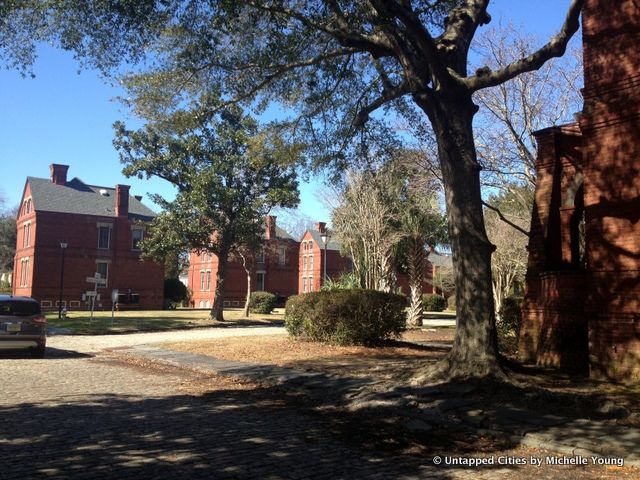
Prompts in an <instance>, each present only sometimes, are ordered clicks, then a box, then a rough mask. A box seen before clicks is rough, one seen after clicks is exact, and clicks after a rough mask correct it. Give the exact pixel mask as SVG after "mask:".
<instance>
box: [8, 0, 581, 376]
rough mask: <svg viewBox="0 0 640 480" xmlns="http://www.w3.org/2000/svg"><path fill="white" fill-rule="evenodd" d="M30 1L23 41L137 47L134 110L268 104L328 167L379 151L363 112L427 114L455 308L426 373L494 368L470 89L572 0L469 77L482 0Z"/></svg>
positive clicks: (502, 78)
mask: <svg viewBox="0 0 640 480" xmlns="http://www.w3.org/2000/svg"><path fill="white" fill-rule="evenodd" d="M33 3H34V4H35V5H37V6H36V7H35V10H34V11H36V13H42V8H45V9H49V10H48V12H47V13H48V14H47V15H41V17H38V18H40V19H41V23H42V28H40V29H39V28H38V23H37V22H35V21H32V22H25V23H26V24H27V25H28V27H29V28H30V29H31V31H32V34H31V37H30V38H37V36H38V35H39V32H42V36H48V37H49V38H51V37H52V36H53V38H57V39H59V40H60V42H59V43H60V44H61V45H62V46H63V47H65V48H68V49H74V50H75V51H77V52H78V53H79V55H81V56H88V57H89V58H92V59H94V60H95V59H97V60H98V62H97V63H98V64H101V65H102V66H104V67H110V66H113V65H114V64H116V63H118V62H119V61H120V60H121V58H122V56H123V55H126V54H128V55H129V57H130V58H133V59H134V60H139V59H140V58H141V57H142V56H144V54H145V53H147V52H149V51H151V52H152V55H151V56H150V57H149V58H148V61H147V62H143V63H139V64H138V65H139V66H140V68H143V69H146V71H145V72H144V73H143V77H142V78H143V80H144V81H143V82H140V78H141V77H138V76H132V77H129V78H128V81H127V82H126V83H127V85H128V87H129V92H130V94H131V95H132V96H134V97H135V98H136V105H137V107H138V108H139V110H140V111H143V112H144V113H145V115H152V114H154V112H158V111H161V110H162V109H163V108H165V107H166V106H167V105H170V104H171V103H173V102H180V101H184V99H185V97H183V96H182V95H183V93H184V92H186V93H187V94H190V92H193V91H203V90H208V91H212V92H215V93H216V94H218V95H220V96H221V97H222V98H224V99H225V100H226V101H227V102H230V103H234V102H235V103H243V104H245V105H247V106H251V107H252V108H256V109H260V108H265V107H266V106H268V105H269V104H270V103H271V102H273V101H277V102H278V103H279V104H280V105H283V106H285V107H287V111H288V112H290V113H291V117H290V119H289V120H290V121H289V122H288V123H287V124H286V126H287V127H289V129H290V130H289V131H290V132H291V133H292V134H295V135H298V136H305V137H306V138H307V139H308V140H310V142H309V146H310V147H312V148H314V149H315V151H316V153H317V155H316V160H317V161H319V162H321V161H327V160H332V161H333V164H334V165H337V166H338V167H339V166H341V165H344V164H345V163H347V162H348V161H349V154H350V153H357V154H359V155H362V154H363V153H367V152H368V153H372V154H375V155H383V154H384V152H383V150H381V149H380V148H376V149H371V147H370V143H371V141H372V140H373V139H374V138H375V135H374V134H375V133H377V132H380V131H383V128H384V126H385V120H387V119H389V118H393V116H391V115H386V116H385V115H384V114H380V113H374V112H376V111H377V110H378V109H383V112H389V111H390V110H391V109H394V110H395V111H396V112H397V114H398V115H405V116H408V117H411V118H413V119H414V121H415V122H421V121H425V120H428V123H430V125H431V127H432V129H433V132H434V134H435V138H436V140H437V150H438V156H439V162H440V170H441V172H442V178H443V182H444V188H445V197H446V205H447V212H448V217H449V228H450V240H451V246H452V251H453V259H454V265H455V277H456V285H457V288H456V296H457V298H456V303H457V312H458V328H457V331H456V338H455V342H454V345H453V348H452V350H451V351H450V353H449V354H448V355H447V357H446V359H445V360H444V361H443V362H442V363H440V365H439V367H438V372H430V373H431V374H434V373H440V374H443V375H446V376H461V375H487V374H500V373H501V369H500V365H499V362H498V361H497V348H496V334H495V319H494V307H493V299H492V293H491V292H492V286H491V253H492V251H493V249H494V247H493V245H492V244H491V243H490V241H489V240H488V238H487V234H486V231H485V227H484V220H483V212H482V199H481V195H480V168H481V167H480V164H479V162H478V158H477V154H476V147H475V143H474V135H473V128H472V122H473V118H474V115H475V114H476V112H477V110H478V107H477V106H476V105H475V104H474V102H473V100H472V96H473V94H474V93H475V92H477V91H479V90H481V89H485V88H488V87H492V86H496V85H499V84H502V83H504V82H507V81H509V80H511V79H513V78H515V77H517V76H518V75H520V74H523V73H526V72H530V71H534V70H537V69H538V68H540V67H541V66H542V65H544V63H545V62H546V61H547V60H549V59H550V58H552V57H558V56H561V55H562V54H563V53H564V52H565V49H566V45H567V42H568V41H569V39H570V38H571V37H572V35H573V34H574V33H575V32H576V31H577V30H578V28H579V15H580V10H581V7H582V4H583V0H572V1H571V4H570V6H569V9H568V13H567V15H566V18H565V20H564V22H563V23H562V25H561V27H560V29H559V31H558V33H557V34H556V35H554V36H553V37H552V38H551V39H550V40H549V41H548V42H547V43H546V44H544V45H543V46H541V47H540V48H539V49H537V50H535V51H533V52H530V53H528V54H526V55H523V56H522V57H521V58H519V59H517V60H515V61H513V62H511V63H509V64H507V65H505V66H503V67H500V68H498V69H495V70H494V69H491V68H489V67H487V68H480V69H478V70H476V71H474V72H470V71H469V49H470V46H471V43H472V41H473V38H474V36H475V35H476V32H477V30H478V28H479V27H481V26H482V25H484V24H487V23H488V22H489V21H490V15H489V11H488V9H489V6H490V0H423V1H417V0H416V1H412V0H308V1H302V0H244V1H235V0H229V1H224V0H222V1H209V2H207V1H202V0H198V1H196V0H182V1H179V0H156V1H153V0H139V1H135V0H120V1H116V0H112V1H104V0H93V1H87V2H69V1H65V0H58V1H53V2H33ZM10 4H12V5H13V7H14V8H13V9H12V7H11V6H10V7H9V11H8V13H7V12H5V14H4V15H5V17H6V18H9V17H13V18H16V19H17V20H16V21H18V20H20V18H21V17H24V15H25V11H24V9H23V8H21V7H16V5H27V6H28V5H30V4H31V2H23V3H20V2H10ZM40 5H45V7H40ZM27 8H28V7H27ZM36 16H37V15H36ZM5 24H6V22H5ZM15 31H20V29H17V30H16V29H13V30H12V29H7V28H3V27H2V25H1V24H0V43H4V44H6V45H14V46H17V47H18V48H17V51H18V52H20V51H22V52H23V53H25V49H24V46H23V45H22V44H20V42H16V41H15V39H16V35H15ZM52 32H53V34H52ZM11 42H13V43H11ZM28 53H29V52H28V51H26V54H28ZM5 58H9V59H11V58H16V56H15V55H14V56H13V57H11V56H9V57H7V55H6V54H5ZM140 85H144V88H141V87H140ZM150 85H152V86H153V88H150ZM425 123H427V122H425ZM352 139H356V140H357V141H355V142H350V140H352Z"/></svg>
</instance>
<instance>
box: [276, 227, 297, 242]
mask: <svg viewBox="0 0 640 480" xmlns="http://www.w3.org/2000/svg"><path fill="white" fill-rule="evenodd" d="M276 238H281V239H283V240H295V238H293V237H292V236H291V235H289V232H287V231H286V230H283V229H281V228H280V227H278V226H277V225H276Z"/></svg>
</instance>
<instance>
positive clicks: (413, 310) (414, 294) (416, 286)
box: [407, 239, 425, 327]
mask: <svg viewBox="0 0 640 480" xmlns="http://www.w3.org/2000/svg"><path fill="white" fill-rule="evenodd" d="M409 255H410V258H409V293H410V296H411V298H410V304H409V311H408V313H407V325H411V326H414V327H417V326H420V325H422V278H423V276H424V256H425V255H424V247H423V246H422V245H421V244H420V241H419V240H416V239H412V241H411V252H410V253H409Z"/></svg>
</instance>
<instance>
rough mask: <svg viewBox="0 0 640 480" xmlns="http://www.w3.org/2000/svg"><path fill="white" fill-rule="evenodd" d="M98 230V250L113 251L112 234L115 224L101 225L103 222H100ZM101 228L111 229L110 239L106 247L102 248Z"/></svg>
mask: <svg viewBox="0 0 640 480" xmlns="http://www.w3.org/2000/svg"><path fill="white" fill-rule="evenodd" d="M96 228H97V229H98V250H111V233H112V232H113V223H101V222H98V224H97V226H96ZM100 228H108V229H109V238H108V241H107V246H106V247H101V246H100Z"/></svg>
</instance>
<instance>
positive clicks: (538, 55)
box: [463, 0, 584, 92]
mask: <svg viewBox="0 0 640 480" xmlns="http://www.w3.org/2000/svg"><path fill="white" fill-rule="evenodd" d="M583 4H584V0H572V2H571V5H570V6H569V11H568V12H567V16H566V18H565V21H564V24H563V25H562V28H561V29H560V32H558V33H557V34H556V35H554V36H553V37H551V39H550V40H549V42H548V43H547V44H546V45H544V46H543V47H542V48H540V49H539V50H538V51H536V52H534V53H532V54H531V55H529V56H528V57H525V58H522V59H520V60H517V61H515V62H513V63H511V64H509V65H507V66H506V67H504V68H501V69H499V70H497V71H495V72H492V71H490V70H489V69H481V70H480V71H479V72H478V73H477V74H476V75H474V76H471V77H468V78H466V79H464V80H463V82H464V84H466V86H467V87H468V88H469V89H470V90H471V91H472V92H475V91H476V90H480V89H481V88H487V87H494V86H496V85H499V84H501V83H503V82H506V81H507V80H511V79H512V78H514V77H517V76H518V75H520V74H521V73H525V72H531V71H534V70H537V69H539V68H540V67H541V66H542V65H544V63H545V62H546V61H547V60H549V59H550V58H553V57H561V56H562V55H563V54H564V52H565V50H566V49H567V43H569V40H570V39H571V37H572V36H573V34H574V33H576V32H577V31H578V28H579V27H580V12H581V10H582V5H583Z"/></svg>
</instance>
